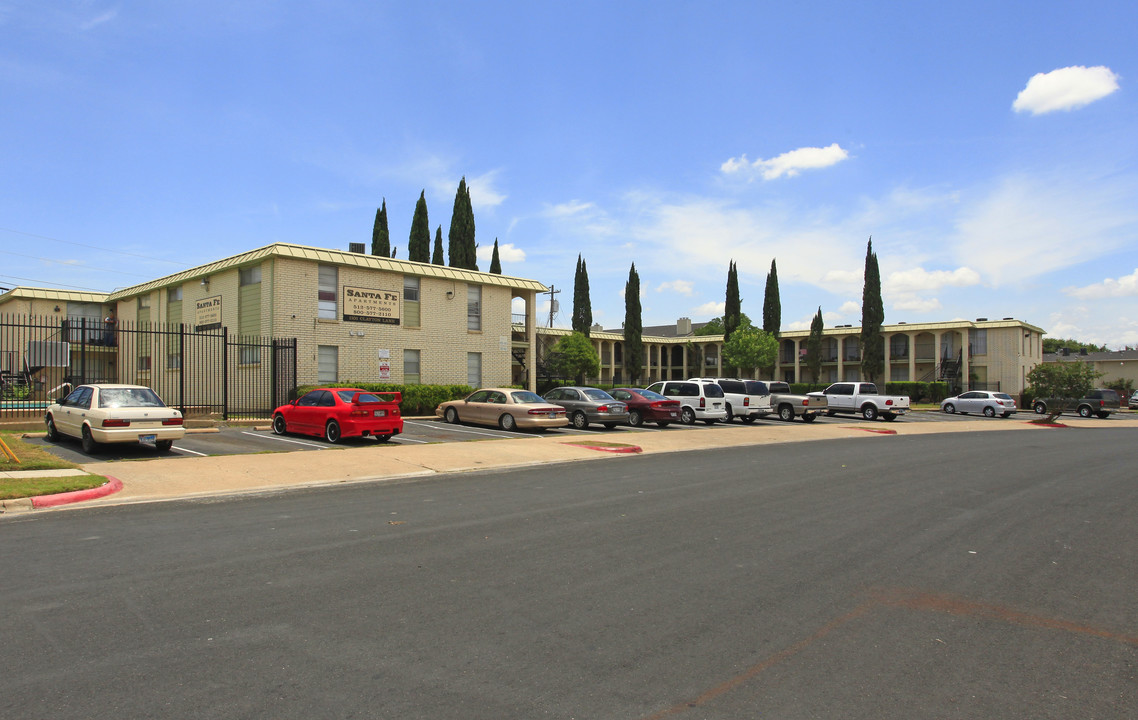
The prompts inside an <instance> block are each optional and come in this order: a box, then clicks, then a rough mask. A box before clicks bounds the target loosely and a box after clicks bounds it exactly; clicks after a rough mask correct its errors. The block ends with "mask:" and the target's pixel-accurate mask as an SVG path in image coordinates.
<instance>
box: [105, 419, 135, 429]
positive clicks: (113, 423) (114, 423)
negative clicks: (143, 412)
mask: <svg viewBox="0 0 1138 720" xmlns="http://www.w3.org/2000/svg"><path fill="white" fill-rule="evenodd" d="M103 427H130V420H116V419H115V418H107V419H106V420H103Z"/></svg>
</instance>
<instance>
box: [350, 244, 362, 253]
mask: <svg viewBox="0 0 1138 720" xmlns="http://www.w3.org/2000/svg"><path fill="white" fill-rule="evenodd" d="M348 252H350V253H356V254H357V255H363V254H364V244H363V243H348Z"/></svg>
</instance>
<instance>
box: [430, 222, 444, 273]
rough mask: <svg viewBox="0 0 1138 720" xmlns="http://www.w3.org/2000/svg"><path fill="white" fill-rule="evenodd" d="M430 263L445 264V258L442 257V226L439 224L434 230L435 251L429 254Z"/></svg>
mask: <svg viewBox="0 0 1138 720" xmlns="http://www.w3.org/2000/svg"><path fill="white" fill-rule="evenodd" d="M431 264H432V265H446V260H444V259H443V226H442V225H439V227H438V229H437V230H435V252H434V253H433V254H432V255H431Z"/></svg>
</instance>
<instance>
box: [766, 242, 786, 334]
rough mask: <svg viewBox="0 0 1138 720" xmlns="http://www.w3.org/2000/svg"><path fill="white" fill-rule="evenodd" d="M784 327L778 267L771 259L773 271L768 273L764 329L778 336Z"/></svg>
mask: <svg viewBox="0 0 1138 720" xmlns="http://www.w3.org/2000/svg"><path fill="white" fill-rule="evenodd" d="M781 329H782V303H781V301H780V300H779V297H778V268H777V267H775V261H774V260H771V271H770V272H769V273H767V287H766V293H765V294H764V296H763V330H764V331H766V332H768V333H770V334H771V335H774V336H775V337H778V333H779V331H780V330H781Z"/></svg>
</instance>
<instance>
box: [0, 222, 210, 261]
mask: <svg viewBox="0 0 1138 720" xmlns="http://www.w3.org/2000/svg"><path fill="white" fill-rule="evenodd" d="M0 232H9V233H14V234H16V235H23V236H25V237H32V238H38V239H40V240H51V241H52V242H57V243H63V244H64V245H74V246H75V247H83V248H87V249H89V250H100V251H102V252H109V253H114V254H116V255H126V256H127V257H135V258H141V259H143V260H153V261H154V262H164V263H170V264H171V265H181V266H183V267H191V264H190V263H184V262H179V261H177V260H166V259H165V258H156V257H151V256H149V255H139V254H137V253H129V252H124V251H122V250H111V249H110V248H104V247H99V246H97V245H85V244H84V243H77V242H73V241H71V240H60V239H59V238H53V237H49V236H47V235H36V234H35V233H30V232H24V231H23V230H13V229H11V228H3V227H0Z"/></svg>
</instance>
